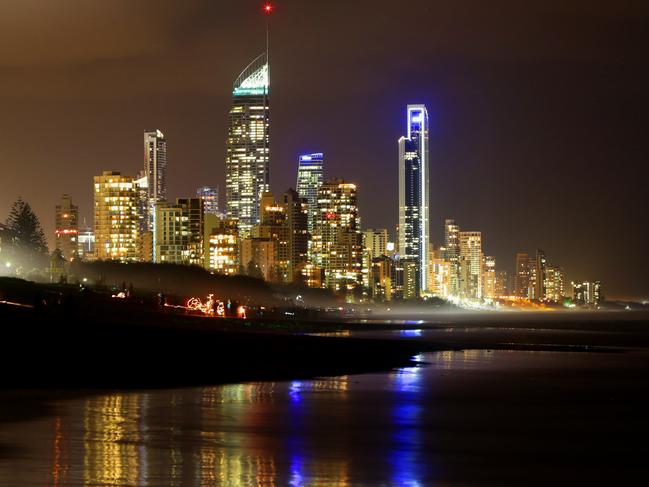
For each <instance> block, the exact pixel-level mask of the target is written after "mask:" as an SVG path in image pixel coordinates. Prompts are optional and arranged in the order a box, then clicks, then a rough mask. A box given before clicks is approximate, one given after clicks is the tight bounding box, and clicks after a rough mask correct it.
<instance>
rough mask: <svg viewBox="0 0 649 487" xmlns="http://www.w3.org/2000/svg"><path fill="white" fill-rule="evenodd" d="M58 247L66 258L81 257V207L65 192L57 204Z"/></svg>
mask: <svg viewBox="0 0 649 487" xmlns="http://www.w3.org/2000/svg"><path fill="white" fill-rule="evenodd" d="M55 224H56V231H55V234H56V248H57V249H59V250H60V251H61V254H62V255H63V258H64V259H65V260H74V259H77V258H78V257H79V241H78V239H79V207H78V206H75V205H73V204H72V200H71V199H70V196H69V195H67V194H64V195H63V196H62V197H61V203H60V204H58V205H56V222H55Z"/></svg>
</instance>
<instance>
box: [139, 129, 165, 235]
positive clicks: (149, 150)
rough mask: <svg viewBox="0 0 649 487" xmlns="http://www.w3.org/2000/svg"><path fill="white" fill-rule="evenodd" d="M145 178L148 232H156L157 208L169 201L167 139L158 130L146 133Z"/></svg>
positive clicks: (146, 131)
mask: <svg viewBox="0 0 649 487" xmlns="http://www.w3.org/2000/svg"><path fill="white" fill-rule="evenodd" d="M144 176H145V177H146V190H147V206H146V215H145V221H146V230H147V231H149V232H154V230H155V224H154V218H155V206H156V204H157V203H161V202H165V201H167V139H166V138H165V136H164V134H163V133H162V132H161V131H160V130H158V129H154V130H145V131H144ZM143 186H144V185H141V187H143Z"/></svg>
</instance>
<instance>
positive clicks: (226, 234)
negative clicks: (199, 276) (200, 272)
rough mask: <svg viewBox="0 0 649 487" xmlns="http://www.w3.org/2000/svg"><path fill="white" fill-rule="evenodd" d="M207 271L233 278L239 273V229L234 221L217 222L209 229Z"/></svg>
mask: <svg viewBox="0 0 649 487" xmlns="http://www.w3.org/2000/svg"><path fill="white" fill-rule="evenodd" d="M209 232H210V233H209V236H208V239H209V261H208V270H210V271H211V272H214V273H217V274H225V275H228V276H233V275H235V274H238V273H239V229H238V228H237V222H236V221H235V220H219V221H218V222H217V224H216V225H215V226H214V227H212V228H210V229H209Z"/></svg>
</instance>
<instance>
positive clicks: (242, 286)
mask: <svg viewBox="0 0 649 487" xmlns="http://www.w3.org/2000/svg"><path fill="white" fill-rule="evenodd" d="M69 274H70V275H71V276H73V279H74V280H75V281H79V282H80V283H84V284H87V285H89V286H92V287H101V286H104V287H108V288H114V287H117V288H120V289H121V288H122V287H124V288H127V289H128V288H131V287H132V289H133V290H134V292H135V294H139V295H142V294H145V295H146V294H149V295H151V294H157V293H164V294H166V295H168V296H169V297H171V298H172V299H173V297H174V296H176V297H177V298H178V299H184V298H187V297H189V296H197V297H200V298H201V299H203V298H205V297H206V296H207V295H208V294H214V295H215V297H216V298H217V299H222V300H225V299H232V300H236V301H239V302H244V303H254V304H259V305H269V306H270V305H277V304H281V303H282V302H285V301H287V300H290V301H293V300H295V298H296V296H297V295H303V296H305V299H306V300H307V301H310V303H309V304H311V305H314V304H322V303H330V304H335V303H336V300H335V299H334V297H333V295H331V293H329V292H327V291H322V290H315V292H313V291H312V290H309V289H307V288H300V287H285V286H272V287H271V285H269V284H268V283H266V282H265V281H263V280H262V279H258V278H255V277H250V276H241V275H237V276H224V275H220V274H211V273H210V272H208V271H207V270H205V269H203V268H201V267H198V266H186V265H176V264H152V263H132V264H122V263H118V262H106V261H97V262H82V261H75V262H72V263H71V264H70V272H69ZM84 279H85V281H84ZM316 301H318V303H316ZM171 304H173V303H171ZM175 304H180V303H175Z"/></svg>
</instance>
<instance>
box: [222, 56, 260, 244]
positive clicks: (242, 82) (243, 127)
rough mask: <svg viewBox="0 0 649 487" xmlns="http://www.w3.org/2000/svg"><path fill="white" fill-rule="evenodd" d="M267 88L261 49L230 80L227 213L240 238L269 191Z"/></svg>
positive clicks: (255, 221) (248, 229)
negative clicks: (232, 81)
mask: <svg viewBox="0 0 649 487" xmlns="http://www.w3.org/2000/svg"><path fill="white" fill-rule="evenodd" d="M269 90H270V77H269V65H268V61H267V55H266V54H265V53H264V54H261V55H260V56H258V57H257V58H255V59H254V60H253V61H252V62H251V63H250V64H249V65H248V66H247V67H246V68H245V69H244V70H243V71H242V72H241V74H240V75H239V77H238V78H237V79H236V81H235V82H234V87H233V90H232V95H233V102H232V108H231V109H230V114H229V117H228V140H227V153H226V160H225V166H226V167H225V170H226V174H225V179H226V204H227V216H228V218H229V219H233V220H236V221H237V222H238V227H239V232H240V236H241V237H242V238H244V237H248V236H249V235H250V232H251V230H252V227H253V226H254V225H257V224H258V223H259V222H260V211H259V205H260V200H261V195H262V194H263V193H266V192H268V191H270V133H269V110H270V109H269Z"/></svg>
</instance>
